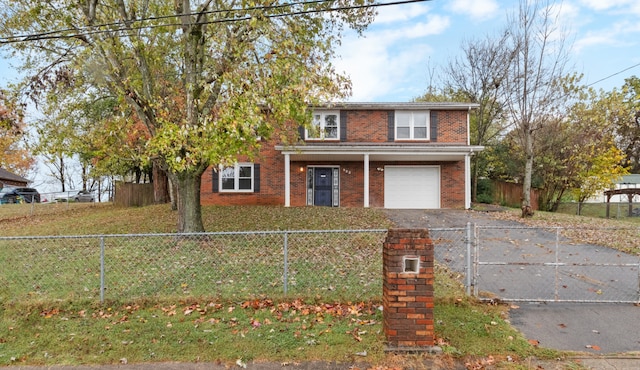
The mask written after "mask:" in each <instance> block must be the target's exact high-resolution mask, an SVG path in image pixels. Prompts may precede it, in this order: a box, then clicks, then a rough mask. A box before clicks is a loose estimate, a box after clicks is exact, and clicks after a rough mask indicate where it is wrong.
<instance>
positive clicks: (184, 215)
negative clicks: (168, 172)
mask: <svg viewBox="0 0 640 370" xmlns="http://www.w3.org/2000/svg"><path fill="white" fill-rule="evenodd" d="M172 177H173V178H174V181H175V182H176V184H177V185H178V192H177V204H178V232H179V233H200V232H204V225H203V224H202V207H201V206H200V183H201V180H202V173H201V172H196V173H192V172H189V173H180V174H174V175H173V176H172Z"/></svg>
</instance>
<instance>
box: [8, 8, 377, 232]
mask: <svg viewBox="0 0 640 370" xmlns="http://www.w3.org/2000/svg"><path fill="white" fill-rule="evenodd" d="M367 4H370V0H338V1H330V2H298V3H296V2H293V3H292V2H288V1H273V0H258V1H246V0H244V1H240V2H235V1H225V0H221V1H211V0H199V1H196V0H176V1H162V0H101V1H98V0H81V1H77V0H74V1H71V0H62V1H57V2H55V3H52V2H50V1H46V0H2V1H0V5H1V6H0V15H1V16H2V18H3V22H2V25H0V36H2V37H5V38H8V40H10V41H11V43H10V45H11V46H12V50H13V51H14V52H15V56H16V57H22V60H23V66H24V68H25V69H26V71H27V72H30V73H29V76H30V77H31V78H32V79H31V80H30V81H31V82H32V85H33V86H34V87H36V88H37V87H39V86H40V85H39V83H38V81H46V80H47V78H49V79H56V80H63V81H64V80H67V81H70V82H71V84H73V85H75V86H84V88H85V90H87V91H90V90H91V89H92V88H100V89H106V90H107V91H109V92H110V94H111V95H112V96H113V97H115V98H117V99H118V102H119V104H122V105H126V106H127V107H128V108H129V109H130V111H131V112H132V113H133V114H135V116H136V117H137V119H139V120H140V122H142V123H143V124H144V125H145V126H146V128H147V130H148V132H149V134H150V139H149V140H148V143H147V144H148V145H147V152H146V153H145V155H146V157H147V158H148V160H153V161H156V162H157V163H158V164H159V165H161V166H162V167H163V168H164V169H165V170H166V171H167V172H168V174H169V176H170V178H171V179H172V181H173V182H174V183H175V184H177V187H178V197H177V198H178V199H177V200H178V202H177V203H178V204H177V208H178V227H177V230H178V231H179V232H199V231H203V230H204V228H203V224H202V216H201V208H200V183H201V177H202V174H203V173H204V171H205V170H206V168H207V167H209V166H211V165H214V166H217V165H230V164H232V163H234V162H235V161H236V158H237V157H238V156H240V155H249V156H251V155H253V154H254V153H255V152H256V149H257V148H258V146H259V145H260V141H259V138H269V137H270V136H271V134H272V133H273V132H274V129H275V128H278V127H285V125H286V123H287V122H290V120H292V119H293V120H297V121H299V122H305V121H306V120H309V118H310V117H309V113H308V112H307V107H308V105H309V104H318V103H320V102H326V101H331V100H335V99H336V98H341V97H344V96H346V94H347V93H348V91H349V87H350V85H349V81H348V80H347V78H345V77H344V76H342V75H340V74H337V73H336V72H335V71H334V69H333V67H332V65H331V60H332V58H333V57H334V50H335V46H336V44H337V43H338V42H339V40H340V35H341V32H342V31H343V30H344V28H345V27H351V28H354V29H356V30H362V29H364V27H366V26H367V25H368V24H369V23H370V22H371V21H372V19H373V16H374V12H373V11H372V10H371V8H368V7H366V6H363V5H367ZM21 35H24V36H21ZM34 75H35V76H34ZM47 76H48V77H47ZM34 77H35V78H34ZM33 81H36V82H33ZM45 85H46V84H45ZM122 111H123V112H124V111H125V109H122Z"/></svg>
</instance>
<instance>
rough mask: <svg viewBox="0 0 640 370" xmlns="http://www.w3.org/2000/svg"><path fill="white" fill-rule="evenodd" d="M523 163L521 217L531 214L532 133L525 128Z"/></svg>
mask: <svg viewBox="0 0 640 370" xmlns="http://www.w3.org/2000/svg"><path fill="white" fill-rule="evenodd" d="M524 143H525V145H524V150H525V158H526V161H525V165H524V180H523V182H522V217H531V216H533V208H532V207H531V176H532V174H533V133H532V132H531V130H526V132H525V135H524Z"/></svg>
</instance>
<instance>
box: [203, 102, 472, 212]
mask: <svg viewBox="0 0 640 370" xmlns="http://www.w3.org/2000/svg"><path fill="white" fill-rule="evenodd" d="M346 115H347V142H348V143H369V144H376V143H385V142H387V141H388V117H389V111H386V110H372V111H356V110H353V111H347V112H346ZM466 123H467V111H438V139H437V141H438V143H437V144H438V145H442V144H449V143H452V144H456V145H466V140H467V128H466ZM274 137H276V138H277V137H278V135H277V134H274ZM336 144H338V145H339V143H336ZM412 144H416V142H413V143H412ZM425 144H426V145H430V144H428V143H425ZM275 145H276V141H275V140H274V141H268V142H263V143H262V148H261V149H260V152H259V154H258V155H257V156H256V158H255V159H254V160H253V162H254V163H259V164H260V191H259V192H256V193H214V192H213V184H212V180H213V176H212V175H213V169H212V168H209V169H207V171H206V172H205V174H204V176H203V177H202V187H201V192H200V197H201V202H202V204H204V205H243V204H257V205H284V188H285V184H284V156H283V155H282V154H281V153H280V152H278V151H276V150H275V149H274V146H275ZM239 161H240V162H242V161H244V160H243V159H240V160H239ZM385 165H438V166H440V175H441V183H440V205H441V207H443V208H464V206H465V202H464V200H465V194H464V191H465V189H464V161H460V162H371V163H370V167H369V175H370V179H369V184H370V186H369V204H370V206H371V207H384V172H382V171H379V170H378V168H384V166H385ZM307 166H328V167H335V166H339V167H340V169H341V171H340V206H341V207H362V206H363V205H364V193H363V188H364V169H363V162H353V161H351V162H346V161H345V162H338V161H327V162H317V161H315V162H314V161H308V162H293V161H292V162H291V173H290V175H291V199H290V202H291V206H304V205H306V176H307V173H306V171H307ZM301 168H302V171H301V170H300V169H301Z"/></svg>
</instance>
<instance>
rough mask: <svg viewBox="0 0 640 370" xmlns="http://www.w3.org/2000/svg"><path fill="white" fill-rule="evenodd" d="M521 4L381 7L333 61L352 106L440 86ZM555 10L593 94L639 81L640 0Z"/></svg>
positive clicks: (2, 68)
mask: <svg viewBox="0 0 640 370" xmlns="http://www.w3.org/2000/svg"><path fill="white" fill-rule="evenodd" d="M390 1H391V0H382V1H381V2H390ZM518 4H519V2H518V0H510V1H508V0H431V1H425V2H420V3H413V4H404V5H393V6H384V7H379V8H378V16H377V17H376V20H375V21H374V23H373V24H371V25H370V26H369V28H368V29H367V30H366V31H365V32H364V34H363V36H362V37H359V36H358V35H357V34H355V33H354V32H350V33H347V34H346V35H345V37H344V38H343V40H342V46H341V47H340V48H339V50H338V54H339V55H340V56H341V57H340V58H339V59H336V60H335V61H334V64H335V66H336V69H337V70H338V71H342V72H344V73H345V74H347V75H348V76H349V77H350V78H351V80H352V96H351V98H350V99H349V100H350V101H355V102H406V101H411V100H412V99H414V98H416V97H418V96H420V95H422V94H423V93H424V92H425V91H426V90H427V88H428V86H429V84H430V82H431V83H432V84H437V80H438V78H439V75H440V69H441V68H442V67H443V66H444V65H446V64H447V63H448V62H449V61H450V60H452V58H455V57H457V56H460V53H461V50H462V48H461V45H462V43H463V42H464V41H472V40H476V39H481V38H484V37H485V36H488V35H495V34H496V33H497V32H499V31H500V30H501V29H502V28H504V27H505V26H506V19H507V15H508V14H514V13H513V12H514V11H515V9H516V8H517V7H518ZM554 6H556V7H557V9H559V11H560V14H561V16H560V18H559V19H560V25H561V26H562V27H563V28H565V29H566V30H567V31H568V35H567V44H568V46H570V47H571V56H572V59H571V61H570V63H571V64H570V66H571V67H572V70H573V71H576V72H579V73H583V74H584V80H583V82H585V83H587V84H592V83H595V82H597V81H599V80H602V79H604V80H603V81H600V82H597V83H595V84H594V85H593V87H595V88H602V89H604V90H607V91H608V90H611V89H613V88H614V87H618V88H619V87H620V86H622V84H623V83H624V79H625V78H627V77H630V76H633V75H638V76H640V65H638V64H640V45H639V44H640V22H639V21H638V19H639V18H640V1H638V0H568V1H556V2H554ZM632 66H634V67H633V68H630V67H632ZM627 68H629V69H628V70H626V71H625V69H627ZM614 74H616V75H615V76H613V77H610V78H607V77H609V76H611V75H614ZM13 77H15V72H14V71H13V70H12V68H11V67H10V64H9V62H8V61H7V60H2V59H0V87H2V86H3V85H5V84H6V82H7V81H9V80H11V79H12V78H13Z"/></svg>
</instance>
